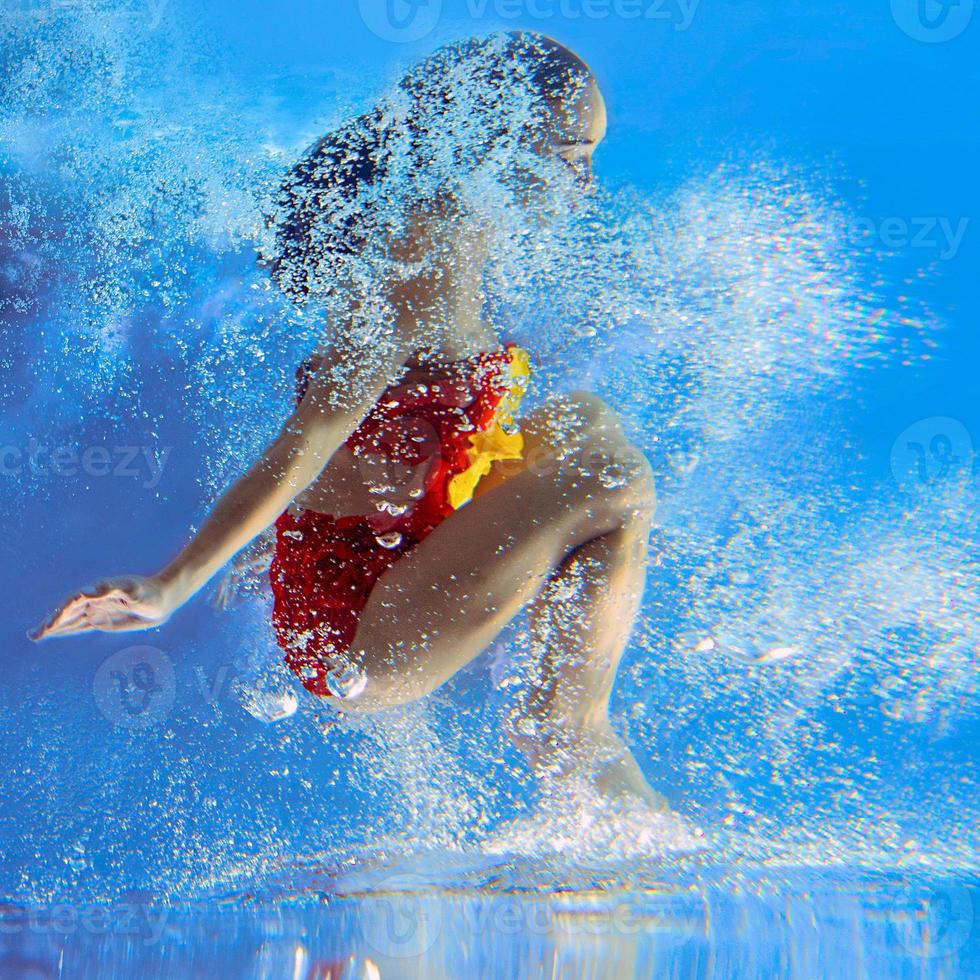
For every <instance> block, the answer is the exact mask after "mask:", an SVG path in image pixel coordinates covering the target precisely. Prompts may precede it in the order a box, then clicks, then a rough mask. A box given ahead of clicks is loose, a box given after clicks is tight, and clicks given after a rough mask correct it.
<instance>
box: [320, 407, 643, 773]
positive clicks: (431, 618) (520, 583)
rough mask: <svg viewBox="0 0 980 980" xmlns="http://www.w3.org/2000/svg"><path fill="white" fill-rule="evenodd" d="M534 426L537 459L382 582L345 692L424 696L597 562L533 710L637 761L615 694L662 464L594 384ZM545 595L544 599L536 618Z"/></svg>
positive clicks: (532, 452)
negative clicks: (359, 678) (610, 705)
mask: <svg viewBox="0 0 980 980" xmlns="http://www.w3.org/2000/svg"><path fill="white" fill-rule="evenodd" d="M522 427H523V429H524V432H525V448H526V454H525V465H524V466H523V467H522V468H521V469H520V470H519V471H518V472H516V473H512V474H511V475H507V476H506V478H502V479H501V478H500V477H499V474H498V476H497V478H496V479H495V480H494V481H492V482H491V484H490V488H489V489H486V488H484V489H483V490H482V492H481V493H480V494H479V495H477V496H476V497H475V498H474V500H473V501H471V502H470V503H469V504H467V505H466V506H465V507H463V508H461V509H460V510H459V511H457V512H456V513H454V514H453V515H452V516H451V517H450V518H448V519H447V520H446V521H444V522H443V523H442V524H441V525H439V527H437V528H436V529H435V530H434V531H433V532H432V533H431V534H430V535H429V536H428V537H427V538H426V539H425V540H424V541H422V542H421V543H420V544H419V545H418V546H417V547H416V548H415V549H414V550H413V551H412V552H411V553H410V554H409V555H408V556H406V557H405V558H404V559H402V560H401V561H399V562H398V563H397V564H396V565H394V566H393V567H392V568H390V569H389V570H388V571H387V572H385V574H384V575H382V577H381V578H380V579H379V580H378V583H377V585H376V586H375V588H374V590H373V591H372V593H371V597H370V599H369V600H368V603H367V606H366V607H365V609H364V611H363V612H362V614H361V617H360V621H359V625H358V629H357V633H356V635H355V638H354V643H353V645H352V647H351V651H350V657H351V659H352V661H353V662H354V665H355V666H356V667H358V668H359V669H361V670H363V671H364V672H365V674H366V676H367V687H366V688H365V689H364V691H363V693H362V694H361V695H359V696H358V697H357V698H355V699H352V700H349V701H348V700H344V701H341V700H335V701H334V703H335V704H336V705H337V707H338V708H340V709H341V710H347V711H358V712H359V711H371V710H376V709H378V708H382V707H386V706H389V705H394V704H401V703H405V702H407V701H411V700H414V699H416V698H419V697H422V696H423V695H425V694H427V693H429V692H430V691H432V690H434V689H435V688H437V687H439V686H440V685H441V684H443V683H444V682H445V681H446V680H448V679H449V678H450V677H451V676H452V675H453V674H454V673H456V671H457V670H459V669H460V668H461V667H463V666H464V665H465V664H467V663H468V662H469V661H470V660H472V659H473V658H474V657H475V656H477V655H478V654H479V653H480V652H481V651H482V650H484V649H485V648H486V647H487V646H488V645H489V644H490V642H491V641H492V640H493V638H494V637H495V636H496V635H497V634H498V633H499V632H500V630H501V629H502V628H503V627H504V626H505V625H506V624H507V623H508V622H509V621H510V620H511V619H512V618H513V617H514V616H515V615H516V614H517V613H518V612H519V611H520V610H521V608H522V607H524V606H525V605H526V604H527V603H528V602H529V601H531V600H532V599H535V597H536V596H538V593H539V592H541V590H542V588H543V587H545V586H546V585H548V584H549V583H550V588H549V591H551V589H553V588H560V583H561V581H562V577H563V576H566V575H573V574H574V575H577V574H579V572H578V571H576V570H577V569H585V568H586V566H588V570H589V572H590V582H591V584H590V585H588V586H587V587H586V593H587V595H588V602H587V604H586V607H585V608H583V609H582V610H581V613H582V619H581V622H580V623H579V624H578V625H573V624H572V623H571V622H569V623H568V624H567V627H566V629H565V630H564V631H559V632H558V633H557V634H556V635H555V640H554V642H553V644H552V648H553V649H552V653H551V654H550V655H549V656H547V657H546V658H545V659H544V660H543V661H542V665H541V670H542V671H543V679H544V683H545V684H546V687H545V689H544V692H543V693H542V696H541V697H540V698H538V699H537V700H536V701H534V704H533V707H530V708H529V710H530V711H531V713H532V714H536V715H537V717H538V718H539V719H540V720H541V721H542V722H543V723H544V724H545V725H546V726H547V725H549V724H551V725H558V726H560V725H562V724H565V723H566V722H567V724H568V725H570V726H573V727H574V726H579V730H580V731H581V732H582V733H587V734H588V736H589V741H588V744H589V746H590V747H593V748H594V747H596V746H598V745H600V743H601V745H602V746H603V747H605V748H607V749H610V748H612V749H615V750H617V751H619V752H620V755H621V757H622V758H623V759H627V760H628V763H626V764H627V765H628V764H629V763H632V765H634V766H635V762H632V757H631V756H629V755H628V753H625V755H624V754H623V753H624V752H625V749H624V747H623V746H622V743H621V742H619V741H618V739H616V737H615V736H614V735H613V734H612V732H611V729H609V727H608V717H607V715H606V703H607V701H608V697H609V691H610V689H611V687H612V682H613V679H614V677H615V671H616V666H617V665H618V661H619V657H620V654H621V652H622V649H623V647H624V646H625V643H626V640H627V638H628V635H629V629H630V627H631V625H632V620H633V617H634V615H635V610H636V603H637V602H638V601H639V594H640V592H641V591H642V581H643V561H644V558H645V553H646V538H647V535H648V532H649V523H650V519H651V517H652V511H653V501H654V489H653V476H652V473H651V471H650V466H649V464H648V462H647V460H646V458H645V457H644V456H643V454H642V453H641V452H640V451H639V450H638V449H637V448H636V447H635V446H633V445H632V444H631V443H630V442H629V441H628V440H627V439H626V437H625V435H624V434H623V431H622V429H621V428H620V426H619V423H618V421H617V420H616V418H615V416H614V415H613V413H612V412H611V411H610V410H609V409H608V408H607V407H606V406H604V405H603V404H602V403H601V402H600V401H599V400H598V399H596V398H594V397H593V396H590V395H576V396H571V397H570V398H568V399H565V400H563V401H561V402H559V403H556V404H555V405H553V406H551V407H549V408H547V409H544V410H541V411H539V412H538V413H532V415H531V416H530V417H529V418H528V419H526V420H525V421H524V423H523V425H522ZM546 601H547V600H545V599H544V598H542V599H541V600H540V601H539V602H538V603H537V604H536V608H535V614H536V615H537V617H538V618H540V615H543V613H541V612H540V610H542V609H543V608H544V607H543V606H542V605H541V603H544V602H546ZM556 615H560V614H559V613H556ZM563 643H569V644H576V645H577V647H578V654H577V657H578V659H579V660H580V661H582V662H580V663H579V664H578V666H577V667H572V666H571V664H569V663H566V664H564V665H563V664H562V652H561V650H560V649H559V645H560V644H563ZM531 720H533V718H532V719H531ZM620 750H622V751H620ZM607 755H608V753H607ZM635 775H636V776H637V778H638V780H639V781H640V782H642V777H641V776H639V774H638V770H637V772H636V774H635ZM613 782H616V780H615V779H613Z"/></svg>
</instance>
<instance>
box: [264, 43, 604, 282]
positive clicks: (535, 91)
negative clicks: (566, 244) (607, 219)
mask: <svg viewBox="0 0 980 980" xmlns="http://www.w3.org/2000/svg"><path fill="white" fill-rule="evenodd" d="M591 78H592V75H591V72H590V70H589V68H588V66H587V65H586V64H585V62H583V61H582V60H581V59H580V58H579V57H578V56H577V55H575V54H574V53H573V52H571V51H569V50H568V48H566V47H565V46H564V45H562V44H560V43H559V42H557V41H555V40H553V39H551V38H548V37H545V36H543V35H540V34H533V33H525V32H520V33H517V32H514V33H508V34H495V35H491V36H490V37H487V38H478V39H470V40H466V41H461V42H456V43H453V44H449V45H445V46H444V47H442V48H439V49H438V50H437V51H435V52H434V53H433V54H432V55H430V56H429V57H427V58H426V59H424V60H423V61H421V62H420V63H418V64H417V65H415V66H414V67H413V68H412V69H411V70H410V71H409V72H408V74H407V75H405V77H404V78H403V79H402V80H401V81H400V82H399V83H398V85H397V87H396V89H395V92H394V96H393V97H389V98H387V99H385V100H384V101H383V102H381V103H379V104H378V105H377V106H375V107H374V108H373V109H372V110H370V111H369V112H367V113H365V114H364V115H362V116H360V117H358V118H356V119H353V120H351V121H350V122H348V123H346V124H345V125H343V126H342V127H340V128H339V129H338V130H336V131H335V132H332V133H330V134H329V135H327V136H325V137H324V138H323V139H321V140H319V141H318V142H317V143H316V144H314V145H313V147H311V149H310V150H309V151H308V152H307V153H306V154H305V156H304V157H303V158H302V159H301V160H300V161H299V162H298V163H297V164H296V165H295V166H294V167H293V169H292V170H291V171H290V172H289V174H288V175H287V176H286V179H285V180H284V182H283V184H282V187H281V190H280V193H279V195H278V198H277V200H276V202H275V209H274V213H273V215H272V216H271V223H272V225H273V228H274V231H275V247H274V250H273V253H272V254H271V255H266V256H263V259H264V261H265V264H266V265H267V266H268V267H269V269H270V272H271V275H272V277H273V278H274V280H275V281H276V282H277V284H278V285H279V286H280V288H281V289H283V291H284V292H286V293H287V294H289V295H290V296H292V297H293V298H295V299H297V300H300V299H302V298H304V297H305V296H306V295H307V294H309V293H310V292H312V291H314V290H315V289H316V287H317V284H318V283H319V284H320V285H321V286H322V283H323V281H324V280H325V279H326V280H329V274H330V270H331V267H332V266H334V265H335V264H336V262H337V260H338V259H342V258H343V257H344V256H351V255H354V254H355V253H356V252H358V250H359V249H361V248H362V247H363V245H364V242H365V240H366V239H367V238H368V236H369V235H370V234H371V232H372V230H374V231H377V230H379V229H378V227H377V222H378V221H379V219H380V220H381V221H384V220H388V218H389V217H390V215H389V216H385V217H384V218H382V215H381V212H382V211H390V210H391V208H390V205H391V204H393V203H397V202H393V201H391V200H389V199H388V198H389V197H390V196H391V195H390V191H391V187H385V188H382V187H381V185H382V184H385V183H386V179H387V178H389V177H391V175H392V173H393V172H394V171H395V170H398V171H399V174H400V183H399V184H398V188H399V194H400V196H402V197H403V198H408V199H409V200H408V201H405V200H403V201H402V202H401V203H402V204H405V203H410V202H411V200H412V199H414V200H415V201H424V200H433V199H435V197H436V196H437V195H439V194H441V193H443V192H445V191H446V190H447V188H446V186H445V185H446V182H447V179H449V178H450V175H451V179H455V180H458V179H459V178H460V177H462V176H464V175H465V174H466V173H467V172H468V171H469V170H471V169H472V168H473V167H474V166H475V165H477V164H478V163H479V162H480V161H481V160H483V159H485V158H486V157H487V156H488V154H489V153H491V152H492V151H493V150H494V148H496V147H499V145H500V144H501V142H502V141H503V140H504V139H506V138H511V139H513V138H514V137H515V135H517V136H518V138H519V139H521V140H523V141H525V143H527V142H528V141H530V140H533V139H534V137H535V136H537V135H539V134H540V129H541V127H543V126H547V125H548V122H547V120H548V119H549V118H550V117H551V116H552V115H553V113H552V112H551V110H553V109H554V108H555V106H557V105H563V104H566V103H568V102H569V101H570V99H572V98H574V95H575V93H576V92H578V91H581V90H582V88H583V87H584V86H586V85H587V84H588V83H589V81H590V80H591ZM515 81H516V82H518V83H519V84H517V85H515ZM515 88H519V89H520V92H521V94H523V95H524V97H525V98H527V97H530V100H531V102H532V103H533V106H532V110H533V111H532V112H531V113H530V115H529V116H528V117H527V118H526V119H525V120H524V121H523V123H522V129H523V132H521V133H520V134H514V133H513V132H510V130H511V128H512V126H513V122H512V120H511V119H509V118H508V115H507V113H506V112H505V111H503V108H504V106H505V105H506V103H507V101H508V100H510V99H513V98H515ZM461 99H462V100H464V101H465V103H466V108H467V110H468V111H467V113H464V116H467V117H468V119H469V122H470V123H471V124H472V125H471V126H470V127H469V132H468V134H467V139H466V140H465V141H464V140H459V141H458V145H454V146H452V147H451V148H450V153H451V154H452V159H451V162H450V166H448V167H447V166H445V161H444V160H443V161H442V163H443V166H442V167H441V169H440V168H439V167H434V166H432V164H433V153H434V151H433V137H443V136H444V132H443V124H444V122H445V120H446V119H447V118H448V117H449V115H450V113H451V112H452V111H453V110H454V109H455V108H456V107H457V104H458V103H459V102H460V101H461ZM470 110H472V111H470ZM434 171H437V172H436V173H434Z"/></svg>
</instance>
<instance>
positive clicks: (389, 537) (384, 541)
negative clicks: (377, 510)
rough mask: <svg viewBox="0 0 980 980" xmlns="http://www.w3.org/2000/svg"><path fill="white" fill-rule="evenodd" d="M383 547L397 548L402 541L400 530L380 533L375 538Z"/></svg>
mask: <svg viewBox="0 0 980 980" xmlns="http://www.w3.org/2000/svg"><path fill="white" fill-rule="evenodd" d="M374 540H375V541H377V542H378V544H380V545H381V547H382V548H387V549H388V550H389V551H390V550H391V549H392V548H397V547H398V546H399V545H400V544H401V543H402V536H401V534H399V533H398V531H389V532H388V533H387V534H379V535H378V536H377V537H376V538H375V539H374Z"/></svg>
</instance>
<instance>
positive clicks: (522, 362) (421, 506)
mask: <svg viewBox="0 0 980 980" xmlns="http://www.w3.org/2000/svg"><path fill="white" fill-rule="evenodd" d="M310 367H311V366H310V365H304V367H303V368H301V369H300V373H299V382H300V389H299V397H302V393H303V391H304V390H305V387H306V383H307V381H308V378H309V370H310ZM447 373H448V375H449V377H447V378H441V379H439V380H436V381H431V382H429V383H428V384H419V383H401V384H398V385H395V386H392V387H390V388H388V389H387V391H385V393H384V394H383V395H382V396H381V398H380V399H379V400H378V402H377V404H376V405H375V406H374V408H372V409H371V411H370V412H369V413H368V415H367V416H366V417H365V419H364V420H363V421H362V422H361V424H360V425H359V426H358V428H357V429H356V430H355V431H354V432H353V433H352V434H351V435H350V437H349V438H348V439H347V442H346V445H347V447H348V448H349V449H350V450H351V451H352V452H353V453H354V456H355V458H356V459H357V462H358V465H359V467H360V468H361V471H362V476H363V477H364V479H365V482H367V483H368V484H369V485H370V488H371V492H372V493H376V494H377V495H378V504H377V506H378V513H377V514H370V515H367V516H360V515H358V516H352V517H340V518H334V517H332V516H330V515H329V514H322V513H319V512H317V511H311V510H303V511H300V512H299V514H297V515H294V514H291V513H290V512H289V511H286V512H285V513H284V514H282V515H281V516H280V517H279V519H278V520H277V521H276V552H275V557H274V559H273V562H272V567H271V569H270V577H271V581H272V590H273V593H274V596H275V601H274V604H273V610H272V623H273V627H274V629H275V633H276V640H277V642H278V643H279V646H280V647H282V649H283V650H285V651H286V657H285V660H286V663H287V664H288V665H289V667H290V668H291V669H292V670H293V671H294V672H295V673H296V674H297V676H298V677H299V678H300V680H301V681H302V683H303V686H304V687H306V689H307V690H309V691H311V692H312V693H314V694H317V695H320V696H325V695H328V694H330V693H335V690H333V689H331V687H330V686H329V685H328V675H329V674H330V673H331V671H332V669H334V668H335V666H336V661H337V655H338V654H343V652H344V651H346V650H347V649H348V648H349V647H350V644H351V643H352V642H353V639H354V633H355V631H356V629H357V620H358V616H359V615H360V613H361V610H362V609H363V608H364V606H365V604H366V603H367V600H368V596H369V595H370V594H371V590H372V588H373V587H374V584H375V582H377V580H378V578H379V577H380V576H381V574H382V573H383V572H384V571H385V570H386V569H388V568H390V567H391V566H392V565H393V564H394V563H395V562H396V561H398V559H399V558H403V557H404V556H405V555H406V554H408V553H409V552H410V551H411V549H412V548H413V547H414V546H415V545H416V544H418V543H419V542H420V541H421V540H422V539H423V538H425V537H426V536H427V535H428V534H429V533H430V532H431V531H432V530H433V529H434V528H435V527H436V526H437V525H438V524H440V523H441V522H442V521H443V520H445V518H446V517H448V516H449V515H450V514H451V513H452V512H453V510H454V509H456V508H458V507H460V506H462V504H464V503H466V501H467V500H468V499H469V498H470V496H471V495H472V491H473V487H474V486H475V485H476V483H477V482H478V481H479V479H480V477H481V476H483V475H484V474H485V473H486V472H488V471H489V468H490V463H491V462H492V461H493V460H494V459H513V458H520V456H521V452H522V447H523V443H522V438H521V436H520V434H519V433H518V432H516V431H513V430H512V426H513V418H512V414H511V413H512V412H513V411H514V410H515V409H516V407H517V403H518V401H519V400H520V396H521V394H522V389H523V386H524V383H525V381H526V378H527V374H528V370H527V355H526V353H525V352H524V351H523V350H521V349H520V348H518V347H515V346H514V345H513V344H508V345H507V347H506V349H505V350H503V351H494V352H491V353H485V354H477V355H475V356H474V357H469V358H466V359H464V360H461V361H456V362H454V363H453V364H451V365H449V366H448V372H447ZM508 430H511V431H508ZM331 655H333V657H334V664H331Z"/></svg>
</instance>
